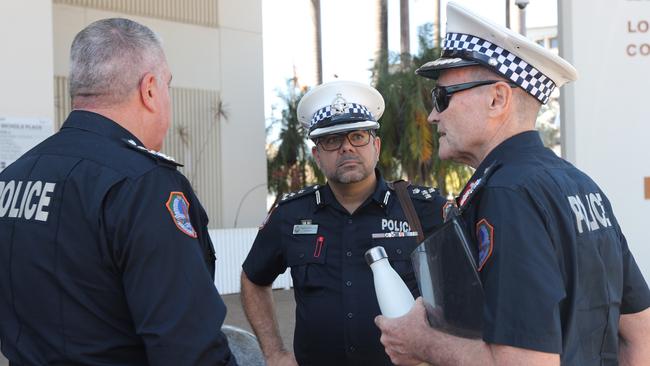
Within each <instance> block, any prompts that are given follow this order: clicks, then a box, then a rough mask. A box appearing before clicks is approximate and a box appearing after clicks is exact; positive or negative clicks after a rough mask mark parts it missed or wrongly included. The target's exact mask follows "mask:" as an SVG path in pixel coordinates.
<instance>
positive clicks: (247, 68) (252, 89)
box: [219, 0, 266, 228]
mask: <svg viewBox="0 0 650 366" xmlns="http://www.w3.org/2000/svg"><path fill="white" fill-rule="evenodd" d="M219 25H220V30H221V32H220V34H219V37H220V44H221V54H220V64H221V70H220V77H221V85H222V89H221V90H222V99H223V103H224V107H225V110H226V112H227V113H228V121H227V122H225V123H223V124H222V126H221V145H220V146H221V153H222V156H223V160H222V164H223V165H222V172H223V173H222V174H223V177H222V186H221V190H222V192H224V193H223V195H224V202H223V203H224V204H223V206H222V207H221V209H222V215H221V217H222V218H223V219H222V223H221V224H222V227H226V228H227V227H233V226H234V225H235V221H236V223H237V227H251V226H258V225H259V224H261V222H262V220H263V219H264V216H265V210H266V206H265V202H266V152H265V150H264V146H265V144H266V135H265V133H264V132H263V133H259V129H260V127H261V128H262V129H263V128H264V109H263V105H264V74H263V56H262V53H263V52H262V2H261V0H238V1H234V0H233V1H220V2H219ZM238 208H239V214H238Z"/></svg>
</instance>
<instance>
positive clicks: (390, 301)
mask: <svg viewBox="0 0 650 366" xmlns="http://www.w3.org/2000/svg"><path fill="white" fill-rule="evenodd" d="M365 258H366V263H368V265H369V266H370V269H371V270H372V277H373V280H374V283H375V293H376V294H377V302H378V303H379V310H381V314H382V315H383V316H385V317H387V318H399V317H400V316H404V315H405V314H406V313H408V312H409V311H410V310H411V308H412V307H413V304H415V299H413V294H411V290H409V288H408V287H407V286H406V284H405V283H404V280H402V277H400V276H399V275H398V274H397V272H395V270H394V269H393V267H392V266H391V265H390V263H389V262H388V255H387V254H386V250H385V249H384V247H381V246H377V247H374V248H370V249H368V250H367V251H366V254H365ZM418 366H428V364H427V363H424V362H423V363H421V364H418Z"/></svg>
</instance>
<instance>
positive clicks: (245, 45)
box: [50, 0, 266, 227]
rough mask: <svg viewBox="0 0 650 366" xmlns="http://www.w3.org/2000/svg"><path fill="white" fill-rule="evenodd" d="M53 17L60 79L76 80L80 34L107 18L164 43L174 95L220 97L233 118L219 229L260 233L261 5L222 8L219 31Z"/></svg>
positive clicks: (69, 13) (90, 15)
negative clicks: (72, 61) (181, 91)
mask: <svg viewBox="0 0 650 366" xmlns="http://www.w3.org/2000/svg"><path fill="white" fill-rule="evenodd" d="M53 13H54V14H53V19H54V45H55V47H54V74H55V75H59V76H66V75H68V67H69V61H68V53H69V50H70V44H71V43H72V39H73V38H74V36H75V34H76V33H77V32H78V31H79V30H81V29H82V28H83V27H84V26H86V25H87V24H89V23H91V22H93V21H95V20H98V19H101V18H107V17H127V18H129V19H133V20H135V21H138V22H140V23H142V24H145V25H147V26H148V27H150V28H151V29H153V30H154V31H155V32H157V33H159V34H160V35H161V37H162V38H163V46H164V48H165V53H166V55H167V58H168V61H169V65H170V68H171V71H172V73H173V81H172V86H173V87H182V88H196V89H210V90H217V91H219V92H220V94H221V99H222V101H223V106H224V110H225V111H226V114H227V117H228V118H227V120H223V119H222V125H221V141H219V146H220V149H221V159H222V160H221V179H220V181H218V182H214V188H213V189H215V190H219V191H220V192H221V199H220V200H219V201H220V208H219V212H220V215H219V217H211V222H213V223H214V222H216V224H217V226H218V227H233V226H234V224H235V220H237V226H238V227H242V226H244V227H251V226H257V225H259V224H260V223H261V221H262V220H263V218H264V216H265V214H266V155H265V150H264V146H265V139H266V133H265V121H264V82H263V60H262V4H261V0H245V1H243V0H223V1H219V9H218V13H219V23H220V27H219V28H209V27H202V26H195V25H189V24H183V23H177V22H171V21H165V20H159V19H152V18H145V17H138V16H133V15H124V14H119V13H113V12H108V11H103V10H97V9H89V8H80V7H73V6H67V5H55V6H54V11H53ZM50 89H51V88H50ZM249 191H250V192H249ZM238 208H239V214H238V215H237V210H238ZM236 216H237V217H236Z"/></svg>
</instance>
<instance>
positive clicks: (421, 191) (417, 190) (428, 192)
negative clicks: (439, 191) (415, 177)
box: [411, 187, 436, 200]
mask: <svg viewBox="0 0 650 366" xmlns="http://www.w3.org/2000/svg"><path fill="white" fill-rule="evenodd" d="M435 191H436V189H435V188H427V187H414V188H413V189H412V190H411V193H412V194H413V196H415V197H417V196H418V195H420V196H422V197H424V198H425V199H427V200H429V199H431V197H433V193H434V192H435Z"/></svg>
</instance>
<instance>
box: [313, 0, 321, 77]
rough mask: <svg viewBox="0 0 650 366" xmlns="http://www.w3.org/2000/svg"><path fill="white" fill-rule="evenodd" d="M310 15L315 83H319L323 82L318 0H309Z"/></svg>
mask: <svg viewBox="0 0 650 366" xmlns="http://www.w3.org/2000/svg"><path fill="white" fill-rule="evenodd" d="M311 8H312V16H313V20H314V35H315V39H314V48H315V50H314V51H315V52H314V53H315V58H316V60H315V61H316V70H315V74H316V83H317V85H320V84H322V83H323V47H322V43H323V42H322V37H321V16H320V0H311Z"/></svg>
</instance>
